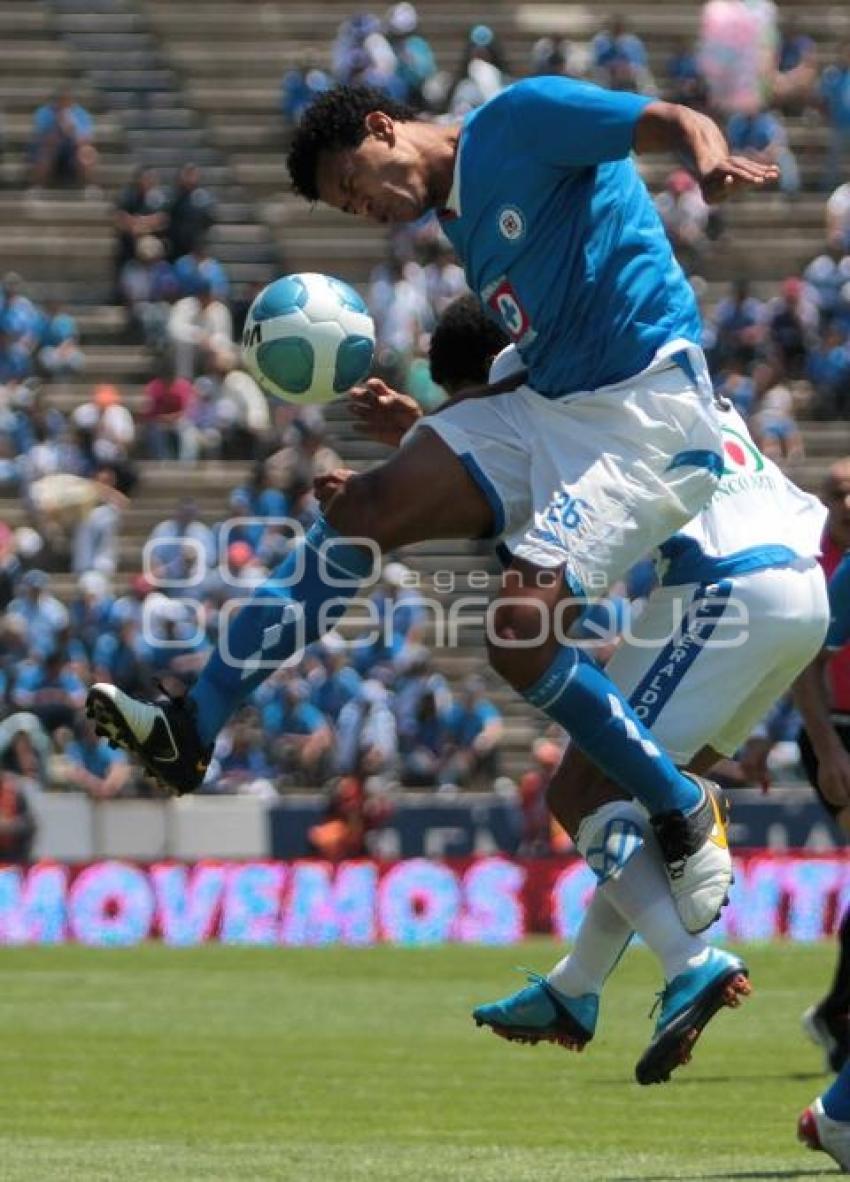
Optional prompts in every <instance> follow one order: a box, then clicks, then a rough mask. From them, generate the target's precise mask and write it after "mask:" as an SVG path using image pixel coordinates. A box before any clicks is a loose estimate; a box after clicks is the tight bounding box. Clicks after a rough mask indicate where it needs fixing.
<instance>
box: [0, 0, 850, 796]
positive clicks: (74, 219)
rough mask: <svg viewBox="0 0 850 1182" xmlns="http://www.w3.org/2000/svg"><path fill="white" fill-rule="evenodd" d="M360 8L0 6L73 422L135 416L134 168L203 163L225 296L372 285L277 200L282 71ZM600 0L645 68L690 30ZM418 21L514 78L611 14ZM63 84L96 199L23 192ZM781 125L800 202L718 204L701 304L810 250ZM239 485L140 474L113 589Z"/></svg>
mask: <svg viewBox="0 0 850 1182" xmlns="http://www.w3.org/2000/svg"><path fill="white" fill-rule="evenodd" d="M356 7H357V6H355V5H352V3H351V0H326V2H325V3H324V4H322V5H321V6H316V5H314V4H308V3H306V2H305V0H270V2H263V3H262V4H260V3H256V2H255V0H92V2H91V3H84V2H83V0H79V3H77V2H76V0H55V2H48V0H41V2H33V3H28V4H22V3H19V2H18V0H0V37H2V38H3V40H4V45H7V46H8V52H7V54H6V60H5V61H4V65H5V66H6V69H4V72H3V76H2V77H1V78H0V111H2V112H3V115H4V126H5V141H6V145H5V146H6V155H5V158H4V159H3V161H2V162H0V258H2V260H3V269H5V268H6V267H14V269H16V270H18V271H20V272H21V273H22V274H23V275H24V276H25V279H26V281H27V284H28V287H29V290H30V291H31V293H32V294H33V296H34V297H35V298H38V299H44V298H49V297H50V296H51V294H56V295H58V296H59V297H60V298H62V299H64V300H66V301H67V302H68V304H69V306H70V309H71V311H72V312H73V313H74V315H75V316H76V317H77V319H78V322H79V324H80V326H81V329H82V332H83V337H84V344H85V348H86V353H87V357H88V367H87V370H86V373H85V375H84V376H83V377H82V378H80V379H77V380H74V381H68V382H62V383H56V384H54V385H52V386H51V387H49V389H48V393H47V397H48V400H49V402H50V403H51V404H52V405H55V406H58V407H60V408H61V409H63V410H64V411H70V410H72V409H73V408H74V407H75V406H77V405H79V403H80V402H82V401H83V400H85V399H86V398H87V397H88V396H89V393H90V389H91V386H92V385H93V384H95V383H97V382H100V381H112V382H116V383H117V384H118V385H119V386H120V387H121V390H122V394H123V396H124V400H125V403H126V405H128V406H129V407H130V408H131V409H132V410H133V411H134V412H137V411H138V410H139V409H140V407H141V402H142V397H143V389H144V384H145V382H146V380H147V379H148V378H149V376H150V359H149V357H148V356H147V354H146V353H145V352H144V350H143V349H141V348H140V347H139V346H138V344H136V343H133V342H132V340H130V339H128V336H127V333H126V327H125V321H124V316H123V313H122V311H121V309H119V308H116V307H115V306H114V305H112V304H111V303H110V302H109V301H110V298H111V294H112V276H111V257H112V241H113V232H112V222H111V217H112V203H113V200H114V197H115V193H116V191H117V190H118V189H119V188H120V186H122V185H123V184H124V183H125V182H126V180H127V179H128V177H129V175H130V172H131V170H132V168H133V166H134V164H136V163H138V162H140V161H144V162H145V163H154V164H157V165H159V166H160V167H161V168H162V171H163V175H164V177H165V178H166V179H170V177H171V175H172V173H173V170H174V169H175V168H176V167H177V165H178V164H179V163H180V162H181V161H182V160H185V159H189V158H191V159H195V160H198V161H199V162H201V163H202V164H203V166H204V176H205V183H207V184H209V185H210V186H211V187H212V188H213V190H214V191H215V193H216V196H217V198H218V202H219V224H218V226H217V227H216V229H215V231H214V232H213V237H212V242H211V247H212V250H213V252H214V253H215V254H216V255H217V256H218V257H220V258H221V259H222V260H223V261H224V262H225V263H226V265H227V267H228V271H229V273H230V276H231V278H232V279H233V280H234V281H235V282H236V284H237V288H238V287H240V286H241V287H242V288H244V287H245V286H246V285H247V284H248V283H250V282H252V281H253V280H256V279H265V278H268V277H269V276H270V275H271V274H273V273H274V272H275V270H279V269H285V270H323V271H329V272H331V273H334V274H338V275H340V276H342V277H343V278H347V279H349V280H351V281H354V282H356V283H359V284H361V285H363V284H365V283H366V282H367V280H368V277H369V274H370V271H371V270H372V268H373V267H374V265H375V263H376V262H378V261H379V260H380V259H381V258H382V256H383V254H384V252H385V233H384V231H382V230H381V229H379V228H377V227H372V226H368V225H366V224H363V223H358V222H355V221H353V220H352V219H349V218H346V217H343V216H342V215H340V214H338V213H335V212H334V211H332V210H328V209H325V208H323V207H321V206H320V207H317V208H315V209H311V208H310V207H308V206H307V205H306V204H305V203H304V202H302V201H300V200H299V199H297V198H295V197H294V196H293V195H292V194H291V193H290V192H289V188H288V182H287V177H286V170H285V166H284V159H283V157H284V153H285V149H286V144H287V132H286V129H285V128H284V126H283V122H282V119H281V116H280V114H279V109H278V103H279V88H280V80H281V76H282V74H283V71H284V69H286V68H287V67H288V66H290V65H295V64H298V65H300V64H303V63H304V62H306V61H315V62H317V63H318V64H325V65H326V64H328V62H329V49H330V44H331V42H332V39H333V37H334V35H335V33H336V30H337V27H338V25H339V23H340V21H341V20H343V19H344V18H345V17H347V16H349V15H350V14H351V13H352V12H353V11H354V10H355V9H356ZM381 7H383V6H381ZM615 7H616V8H617V9H618V10H620V11H624V12H626V13H627V15H629V16H631V18H632V21H633V25H634V27H635V28H636V29H637V30H638V31H639V32H641V33H642V35H644V36H645V38H646V39H647V41H648V42H649V46H650V51H651V58H652V66H653V69H654V70H655V71H656V74H657V75H658V76H660V75H661V73H662V68H663V62H664V59H665V57H666V56H667V54H668V53H669V52H670V50H671V48H672V46H673V44H674V40H675V38H676V37H677V36H679V35H680V34H684V35H687V36H690V35H692V34H693V33H694V32H695V30H696V27H697V21H698V12H699V6H698V4H696V3H686V2H685V0H655V2H654V3H653V4H648V3H646V0H640V2H629V0H624V2H623V3H619V4H617V5H616V6H615ZM419 11H420V18H421V24H422V31H423V33H424V34H425V35H426V36H427V37H428V38H429V39H430V40H431V42H432V44H433V46H434V49H435V52H436V54H437V58H438V62H439V64H440V66H441V67H442V68H443V69H444V70H445V71H447V73H449V74H453V73H454V70H455V69H456V67H457V65H458V63H459V59H460V55H461V50H462V45H463V40H464V37H465V35H466V32H467V30H468V29H469V27H470V26H472V25H474V24H476V23H479V22H481V23H487V24H489V25H491V26H492V27H493V28H494V29H495V30H496V31H497V33H498V34H499V36H500V38H501V39H502V41H503V44H504V47H505V51H506V53H507V56H508V60H509V62H510V64H511V66H512V68H513V69H514V70H515V72H516V73H517V74H522V73H523V72H524V71H525V68H526V65H527V63H528V61H529V56H530V52H531V47H532V45H533V43H534V41H535V40H536V39H537V38H538V37H539V36H541V35H544V34H557V35H563V36H568V37H572V38H574V39H577V40H587V39H588V38H589V37H590V36H592V35H593V33H595V32H596V30H597V28H598V27H599V24H600V20H601V16H602V15H603V14H604V13H605V12H607V8H606V7H601V6H599V5H591V4H569V5H565V4H562V3H560V2H558V0H547V2H544V3H533V4H517V3H513V2H510V3H509V2H507V0H487V2H484V0H470V2H468V3H467V4H466V5H463V6H461V5H458V4H456V3H454V0H428V2H427V3H422V4H420V6H419ZM783 11H784V12H795V13H796V14H797V15H799V17H800V19H801V22H802V24H803V27H804V28H805V29H806V30H807V31H811V33H812V35H813V36H814V37H815V38H816V40H817V42H818V48H819V54H820V57H821V59H822V60H823V61H826V60H828V58H829V56H830V54H831V52H832V47H833V46H834V45H835V42H836V40H837V38H838V37H839V36H840V35H841V34H842V32H846V31H847V30H848V28H850V18H848V11H847V10H846V8H845V7H842V6H838V5H834V4H820V3H817V4H803V3H795V4H784V5H783ZM69 81H70V82H71V83H73V85H74V88H75V91H76V93H77V94H78V95H79V98H80V101H81V102H83V103H84V104H85V105H86V106H88V107H89V108H90V109H91V110H92V111H93V113H94V114H95V116H96V120H97V144H98V148H99V151H100V156H101V168H100V175H99V182H100V184H101V185H102V188H103V195H102V197H100V198H98V197H83V195H81V194H78V193H75V192H62V193H46V194H39V195H37V196H33V195H27V194H26V192H25V191H24V189H25V183H26V175H25V164H24V155H25V150H26V145H27V143H28V139H29V129H30V124H31V117H32V112H33V109H34V108H35V107H36V106H37V105H38V104H39V103H40V102H42V101H44V99H45V97H46V96H47V94H48V93H49V92H50V91H51V90H52V89H54V88H55V87H56V86H58V85H60V84H61V83H64V82H69ZM789 131H790V136H791V142H792V145H793V147H794V149H795V151H796V152H797V153H798V158H799V160H800V163H801V167H802V173H803V179H804V185H805V190H806V191H805V192H804V194H803V196H801V198H800V199H799V200H797V201H795V202H793V203H789V202H787V201H785V200H784V199H783V198H782V197H781V196H780V195H778V194H777V193H764V194H759V195H757V196H752V197H749V198H748V199H746V200H744V201H742V202H740V203H738V204H734V205H730V206H729V207H728V209H727V210H726V211H725V229H724V233H723V236H722V238H721V240H720V242H719V243H718V244H716V246H714V247H713V248H712V249H711V251H710V253H709V256H708V257H707V259H706V263H705V267H704V268H703V273H704V276H705V278H706V279H707V280H708V304H709V306H710V305H711V304H713V303H714V302H715V301H716V299H717V298H718V297H719V296H720V294H721V293H722V292H723V291H724V290H725V288H726V287H727V285H728V282H729V280H730V279H731V278H733V277H734V276H735V275H738V274H744V273H746V274H748V275H749V276H751V277H752V278H753V279H754V281H755V282H754V289H755V291H756V292H757V294H760V295H769V294H773V293H774V291H775V288H776V283H777V281H779V280H781V279H782V278H784V277H785V276H786V275H787V274H791V273H793V272H795V271H797V270H799V268H800V267H801V266H802V265H804V264H805V263H806V262H808V261H809V260H810V259H811V258H812V257H813V256H814V255H815V254H816V253H817V252H818V251H819V250H820V248H821V247H822V243H823V225H824V209H823V198H822V196H820V195H818V194H817V193H816V191H815V190H816V185H817V183H818V181H819V177H820V172H821V169H822V158H823V153H824V150H825V142H826V133H825V131H824V129H823V128H822V127H820V126H818V125H814V126H813V125H812V124H811V123H809V122H805V121H803V120H801V119H796V120H790V121H789ZM643 167H644V170H645V174H646V177H647V180H648V182H649V183H650V184H651V185H652V186H653V187H658V186H660V185H661V184H663V181H664V178H665V177H666V175H667V173H668V171H669V167H670V166H669V162H667V161H663V160H655V159H650V160H647V161H645V162H644V165H643ZM328 417H329V423H330V427H331V434H332V442H333V444H334V446H335V447H336V448H337V450H339V451H340V453H341V454H342V456H343V458H344V460H345V461H346V463H348V464H350V465H351V466H353V467H358V468H359V467H362V466H364V465H366V464H368V463H370V462H372V461H373V460H374V459H375V458H376V456H378V455H379V454H381V453H380V451H379V449H376V448H375V447H373V446H372V445H370V444H368V443H364V442H363V441H361V440H358V439H357V438H356V437H355V435H354V432H353V429H352V425H351V423H350V422H349V420H348V419H347V417H346V416H345V415H344V414H343V413H342V412H341V411H339V410H337V409H336V408H331V410H330V411H329V416H328ZM804 434H805V438H806V444H807V448H808V458H807V459H806V461H804V462H803V463H802V464H799V465H798V466H797V468H796V469H795V473H794V474H795V475H796V476H798V478H800V479H801V480H802V481H803V482H804V483H805V484H806V485H807V486H809V487H812V486H817V485H818V484H819V483H820V479H821V475H822V472H823V469H824V467H825V465H826V464H827V463H828V461H829V459H830V458H831V457H833V456H834V455H836V454H840V453H848V452H850V425H848V424H837V425H836V424H806V425H805V431H804ZM247 475H248V467H247V466H246V465H244V464H228V465H226V466H223V465H221V464H215V465H209V464H202V465H198V466H196V467H186V466H182V465H178V464H154V463H151V462H145V463H143V464H142V465H141V479H140V484H139V488H138V492H137V493H136V494H135V495H134V498H133V503H132V506H131V507H130V509H129V510H128V511H127V513H126V516H125V521H124V531H123V535H122V545H121V554H120V568H119V572H118V576H117V580H116V582H117V585H118V586H119V588H123V587H125V586H126V585H127V582H128V580H129V578H130V577H131V575H132V574H133V573H134V572H135V571H137V570H138V567H139V556H140V552H141V547H142V544H143V541H144V539H145V537H146V536H147V534H148V533H149V532H150V530H151V528H152V527H153V526H154V525H155V524H156V523H157V522H158V521H161V520H162V519H163V518H165V517H166V516H168V515H170V513H171V511H172V509H173V505H174V502H175V501H176V500H177V498H178V497H179V496H186V495H190V496H192V497H194V498H195V499H196V500H197V502H198V504H199V506H200V511H201V515H202V517H203V519H204V520H206V521H208V522H213V521H215V520H217V519H220V518H222V517H223V516H225V515H226V512H227V501H228V494H229V491H230V489H232V488H233V487H234V486H235V485H237V484H239V483H240V482H242V481H243V480H245V479H246V477H247ZM0 517H2V519H3V520H5V521H8V522H9V524H11V525H19V524H22V523H24V521H25V520H26V512H25V510H24V508H23V506H21V505H20V504H17V503H14V502H10V501H8V500H7V501H2V500H0ZM400 557H401V558H403V560H404V561H406V562H409V563H410V564H411V565H412V566H413V567H414V568H415V569H417V570H418V571H419V572H420V573H421V577H422V585H423V588H424V590H425V591H426V592H427V594H428V595H429V596H431V595H433V597H434V598H435V599H437V600H438V601H440V602H442V603H451V602H455V601H456V600H457V598H458V597H459V596H461V595H469V594H474V595H479V596H482V597H484V596H486V595H487V594H488V593H490V592H493V591H494V590H495V588H496V586H497V578H498V576H497V571H496V565H495V562H494V561H493V559H492V557H491V556H490V555H489V552H488V551H487V549H486V547H482V546H480V545H477V546H476V545H472V544H466V543H458V542H442V543H430V544H427V545H420V546H415V547H409V548H406V549H404V550H403V551H402V552H401V554H400ZM472 571H484V572H486V577H487V579H486V582H487V586H486V590H484V589H482V588H481V587H479V586H478V583H477V582H476V586H475V589H474V590H470V587H469V575H470V572H472ZM446 572H452V573H453V574H454V575H455V576H456V585H455V588H454V591H453V592H448V591H441V590H439V589H436V588H435V576H436V575H437V574H438V573H439V574H440V575H443V574H445V573H446ZM437 582H438V586H439V585H443V584H442V583H441V582H440V580H437ZM54 585H55V588H56V590H57V591H58V593H59V594H61V595H62V596H63V597H65V598H68V597H69V596H70V595H72V594H73V590H74V586H75V580H74V579H73V578H72V577H71V576H70V575H68V574H62V573H59V574H57V575H56V576H55V577H54ZM437 663H438V665H439V666H440V667H441V668H443V669H444V670H445V671H446V672H447V673H448V675H449V676H450V677H451V678H452V679H453V680H456V679H458V678H460V677H463V676H465V675H466V674H468V673H470V672H481V671H482V669H483V667H484V657H483V653H482V649H481V629H480V626H470V627H469V628H465V629H463V630H462V632H461V643H460V644H459V645H458V646H457V647H456V648H452V649H442V650H439V651H438V653H437ZM495 692H496V693H497V696H498V700H499V703H500V706H501V708H502V709H503V711H504V712H505V715H506V718H507V719H508V744H507V749H508V758H507V761H506V762H507V768H508V770H509V771H511V772H513V773H516V772H518V771H521V770H522V769H523V767H524V766H526V761H527V752H528V748H529V745H530V743H531V742H532V741H533V739H534V738H535V737H536V736H537V735H538V734H539V733H540V731H541V721H540V719H539V717H538V716H536V715H532V714H531V713H530V712H529V711H528V710H527V709H526V707H525V706H524V705H523V703H522V702H521V701H520V700H519V699H518V698H516V696H515V695H513V694H511V693H509V692H508V691H506V690H502V689H496V690H495Z"/></svg>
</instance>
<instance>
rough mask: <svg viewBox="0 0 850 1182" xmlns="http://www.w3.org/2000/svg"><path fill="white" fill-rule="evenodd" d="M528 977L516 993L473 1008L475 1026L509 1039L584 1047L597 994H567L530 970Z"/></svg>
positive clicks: (593, 1022)
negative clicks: (574, 995) (569, 995)
mask: <svg viewBox="0 0 850 1182" xmlns="http://www.w3.org/2000/svg"><path fill="white" fill-rule="evenodd" d="M528 979H529V981H530V984H529V985H527V986H526V987H525V989H520V991H519V992H518V993H512V994H511V996H510V997H506V998H504V999H503V1000H502V1001H494V1002H491V1003H490V1004H489V1005H483V1006H478V1008H477V1009H475V1010H473V1011H472V1017H473V1018H474V1019H475V1024H476V1026H489V1027H490V1029H491V1030H492V1031H493V1033H494V1034H498V1035H499V1037H500V1038H506V1039H508V1041H509V1042H526V1043H538V1042H554V1043H557V1044H558V1046H561V1047H566V1049H567V1050H570V1051H582V1050H584V1048H585V1046H586V1045H587V1044H588V1043H589V1042H590V1040H591V1039H592V1038H593V1034H594V1031H595V1030H596V1019H597V1016H598V1014H599V996H598V994H596V993H585V994H583V995H582V996H581V997H566V996H565V995H564V994H562V993H558V991H557V990H556V989H553V988H552V986H551V985H550V984H549V982H548V981H547V980H546V979H545V977H538V976H537V975H536V974H534V973H532V974H529V978H528Z"/></svg>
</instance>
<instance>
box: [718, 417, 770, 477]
mask: <svg viewBox="0 0 850 1182" xmlns="http://www.w3.org/2000/svg"><path fill="white" fill-rule="evenodd" d="M721 431H722V435H723V468H724V473H723V474H724V475H725V476H739V475H741V474H742V473H745V472H746V473H748V474H752V475H755V473H757V472H761V470H762V469H763V468H764V456H763V455H762V454H761V452H760V451H759V449H758V448H757V447H756V446H755V444H754V443H752V442H751V441H750V440H749V439H747V438H746V436H744V435H742V434H741V433H740V432H739V431H733V430H732V428H731V427H723V428H721Z"/></svg>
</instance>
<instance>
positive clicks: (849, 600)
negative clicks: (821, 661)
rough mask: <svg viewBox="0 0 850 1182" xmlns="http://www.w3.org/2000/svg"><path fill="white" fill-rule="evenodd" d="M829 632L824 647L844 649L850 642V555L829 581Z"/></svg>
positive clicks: (840, 564)
mask: <svg viewBox="0 0 850 1182" xmlns="http://www.w3.org/2000/svg"><path fill="white" fill-rule="evenodd" d="M829 616H830V619H829V631H828V632H827V634H826V640H825V641H824V646H825V647H826V648H830V649H836V648H843V647H844V645H845V644H847V642H848V641H850V555H845V556H844V558H842V559H841V562H840V563H839V564H838V568H837V570H836V571H835V574H834V575H833V576H832V578H831V579H830V581H829Z"/></svg>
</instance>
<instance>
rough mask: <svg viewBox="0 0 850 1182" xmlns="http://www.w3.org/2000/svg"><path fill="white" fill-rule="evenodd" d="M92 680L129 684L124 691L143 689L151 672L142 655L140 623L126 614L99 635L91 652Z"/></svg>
mask: <svg viewBox="0 0 850 1182" xmlns="http://www.w3.org/2000/svg"><path fill="white" fill-rule="evenodd" d="M92 667H93V678H92V680H94V681H110V682H112V683H113V684H114V685H128V686H130V687H132V688H130V689H128V690H127V693H134V692H135V693H140V692H143V690H144V688H145V686H146V685H148V684H149V682H150V676H151V671H150V670H149V668H148V666H147V665H146V664H145V661H144V660H143V658H142V646H141V644H140V643H139V626H138V623H137V622H136V620H135V619H134V618H133V617H132V616H130V615H127V616H126V617H125V618H124V619H122V620H120V622H119V623H118V624H117V627H116V624H115V620H114V617H113V620H112V622H111V623H110V626H109V629H108V630H104V631H103V632H101V634H100V635H99V636H98V638H97V640H96V641H95V644H94V649H93V651H92Z"/></svg>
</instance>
